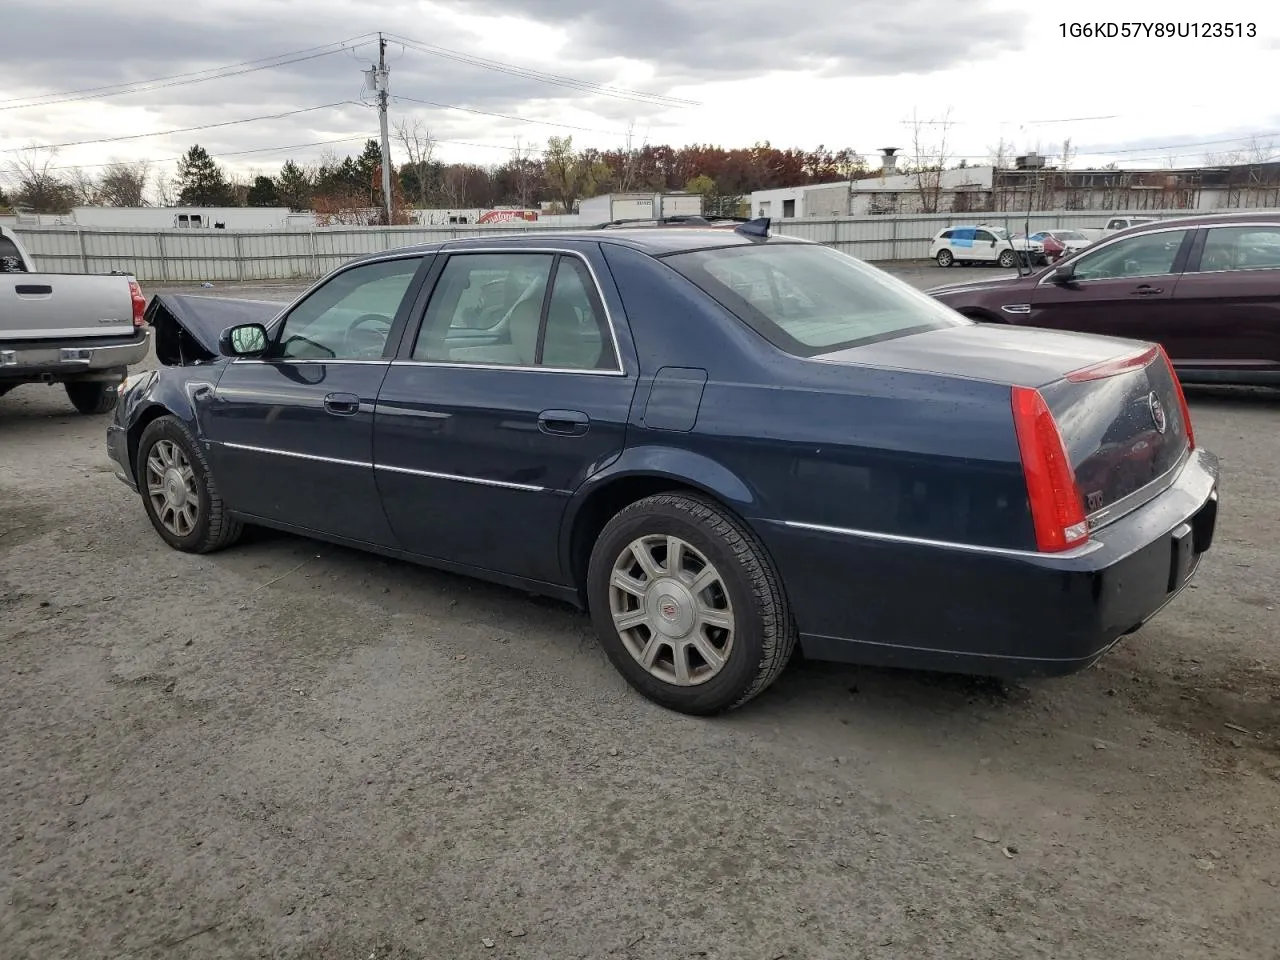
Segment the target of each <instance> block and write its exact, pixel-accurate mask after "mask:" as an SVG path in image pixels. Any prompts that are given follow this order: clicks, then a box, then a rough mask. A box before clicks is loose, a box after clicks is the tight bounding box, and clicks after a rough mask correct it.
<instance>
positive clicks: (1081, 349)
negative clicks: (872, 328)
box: [817, 324, 1191, 526]
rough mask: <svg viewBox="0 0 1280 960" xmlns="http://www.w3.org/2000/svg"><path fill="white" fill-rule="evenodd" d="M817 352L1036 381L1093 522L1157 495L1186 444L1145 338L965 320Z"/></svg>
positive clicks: (1176, 391) (1168, 383) (834, 358)
mask: <svg viewBox="0 0 1280 960" xmlns="http://www.w3.org/2000/svg"><path fill="white" fill-rule="evenodd" d="M817 359H821V360H826V361H830V362H838V363H851V364H867V365H871V366H876V367H889V368H897V369H902V370H914V371H919V372H925V373H936V374H941V375H944V376H956V377H964V378H967V379H975V380H985V381H988V382H996V383H1001V384H1009V385H1010V386H1025V387H1034V388H1036V389H1038V390H1039V392H1040V394H1041V396H1043V397H1044V400H1045V403H1046V404H1047V405H1048V407H1049V410H1050V412H1051V413H1052V414H1053V417H1054V420H1055V421H1056V422H1057V425H1058V430H1059V432H1060V433H1061V434H1062V440H1063V443H1064V445H1065V447H1066V450H1067V456H1068V457H1069V459H1070V461H1071V467H1072V469H1073V470H1074V471H1075V474H1076V481H1077V484H1078V485H1079V488H1080V494H1081V497H1082V498H1083V500H1084V508H1085V513H1086V514H1087V515H1088V517H1089V520H1090V524H1091V525H1092V526H1098V525H1101V524H1104V523H1106V522H1108V521H1110V520H1112V519H1115V518H1116V517H1119V516H1121V515H1123V513H1125V512H1127V511H1128V510H1129V509H1132V508H1134V507H1137V506H1140V505H1141V504H1142V503H1145V502H1146V500H1148V499H1150V497H1152V496H1155V495H1156V494H1157V493H1159V492H1160V491H1161V489H1163V486H1164V485H1167V484H1168V483H1171V482H1172V481H1173V479H1174V476H1175V474H1176V467H1177V466H1178V465H1179V464H1180V463H1181V462H1182V461H1183V459H1184V457H1185V455H1186V453H1187V450H1188V449H1189V448H1190V446H1191V442H1190V430H1189V427H1190V425H1189V424H1188V423H1186V422H1185V420H1184V418H1183V407H1182V398H1181V388H1180V387H1179V385H1178V382H1177V380H1176V379H1175V377H1174V374H1173V372H1172V370H1171V368H1170V367H1169V363H1168V359H1167V358H1166V357H1165V355H1164V354H1163V353H1162V352H1160V351H1159V348H1157V347H1155V346H1153V345H1151V344H1149V343H1141V342H1138V341H1134V340H1121V339H1117V338H1114V337H1101V336H1096V335H1093V334H1081V333H1067V332H1060V331H1056V330H1054V331H1051V330H1040V329H1036V328H1030V327H1006V326H1002V325H990V324H973V325H970V326H960V327H950V328H947V329H943V330H933V331H929V332H926V333H920V334H914V335H911V336H906V337H899V338H896V339H891V340H884V341H880V342H878V343H872V344H867V345H864V346H860V347H852V348H850V349H848V350H841V351H839V352H837V353H831V354H826V355H824V356H822V357H819V358H817Z"/></svg>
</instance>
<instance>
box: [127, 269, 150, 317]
mask: <svg viewBox="0 0 1280 960" xmlns="http://www.w3.org/2000/svg"><path fill="white" fill-rule="evenodd" d="M129 297H130V299H132V300H133V325H134V326H135V327H141V326H143V325H144V324H145V323H146V322H147V321H146V316H147V298H146V297H145V296H143V294H142V288H141V287H140V286H138V281H137V280H134V279H133V278H132V277H130V278H129Z"/></svg>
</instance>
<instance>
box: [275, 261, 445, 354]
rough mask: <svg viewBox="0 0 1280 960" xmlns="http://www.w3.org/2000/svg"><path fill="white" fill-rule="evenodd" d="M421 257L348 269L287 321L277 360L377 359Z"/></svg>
mask: <svg viewBox="0 0 1280 960" xmlns="http://www.w3.org/2000/svg"><path fill="white" fill-rule="evenodd" d="M421 262H422V259H421V258H420V257H409V258H405V259H400V260H383V261H380V262H378V263H369V264H364V265H363V266H359V267H353V268H351V269H350V270H344V271H343V272H342V273H339V274H337V275H336V276H334V277H332V278H331V279H330V280H328V281H327V282H326V283H324V284H322V285H321V286H320V287H318V288H317V289H316V291H315V292H314V293H312V294H311V295H310V296H309V297H307V299H305V300H303V301H302V302H301V303H300V304H298V305H297V306H296V307H295V308H294V309H293V310H292V311H291V312H290V313H289V315H288V316H287V317H286V318H285V321H284V326H283V327H282V328H281V330H280V336H279V339H278V341H277V345H276V348H275V350H274V351H273V352H274V355H275V356H276V357H277V358H280V359H286V360H376V359H379V358H380V357H381V356H382V354H383V351H384V350H385V348H386V346H387V336H388V335H389V334H390V333H391V324H392V322H393V321H394V320H395V316H396V311H397V310H399V309H400V301H402V300H403V299H404V295H405V292H406V291H407V290H408V289H409V284H410V282H411V281H412V280H413V275H414V274H415V273H416V272H417V270H418V266H419V265H420V264H421Z"/></svg>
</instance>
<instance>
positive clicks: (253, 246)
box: [15, 210, 1260, 283]
mask: <svg viewBox="0 0 1280 960" xmlns="http://www.w3.org/2000/svg"><path fill="white" fill-rule="evenodd" d="M1196 212H1197V211H1186V210H1165V211H1154V212H1153V211H1140V212H1129V213H1127V212H1126V211H1123V210H1061V211H1050V212H1035V213H1032V214H1031V217H1030V222H1031V231H1032V232H1033V233H1034V232H1035V231H1037V230H1048V229H1052V228H1055V227H1061V228H1072V227H1076V228H1084V229H1098V228H1100V227H1102V226H1103V225H1104V224H1105V223H1106V222H1107V221H1108V220H1109V219H1111V218H1112V217H1119V216H1139V217H1148V218H1152V219H1170V218H1175V217H1185V216H1188V215H1191V214H1194V213H1196ZM1251 212H1260V211H1251ZM1027 219H1028V218H1027V215H1026V214H1025V213H1021V214H1020V213H1017V212H1016V211H1011V212H1008V213H974V214H955V213H947V214H905V215H897V216H880V217H834V218H833V217H815V218H805V219H798V220H775V221H773V229H774V231H775V232H777V233H779V234H782V235H784V236H792V237H803V238H804V239H807V240H813V241H815V242H817V243H822V244H826V245H827V246H831V247H834V248H836V249H837V250H841V251H843V252H845V253H849V254H852V255H853V256H855V257H859V258H861V259H863V260H916V259H923V258H925V257H927V256H928V255H929V244H930V242H931V241H932V240H933V237H934V236H935V235H936V234H937V232H938V231H939V230H941V229H943V228H944V227H947V226H950V225H952V224H955V223H964V222H967V223H988V224H992V225H994V226H1000V227H1004V228H1005V229H1007V230H1009V231H1010V232H1011V233H1018V232H1021V230H1022V229H1023V227H1024V226H1025V224H1026V222H1027ZM15 229H16V232H17V233H18V234H19V235H20V236H21V238H22V242H23V243H24V244H25V245H26V248H27V250H28V252H30V254H31V256H32V258H33V259H34V260H35V263H36V267H37V268H38V269H40V270H43V271H47V272H52V273H109V272H110V271H112V270H119V271H123V272H126V273H133V274H134V275H135V276H136V277H137V278H138V279H139V280H142V281H148V282H151V283H184V282H185V283H198V282H201V281H205V280H215V281H233V280H309V279H315V278H317V277H321V276H324V275H325V274H326V273H328V272H329V271H331V270H333V269H334V268H336V267H338V266H341V265H342V264H343V263H346V262H347V261H348V260H351V259H352V258H354V257H359V256H364V255H365V254H369V253H378V252H381V251H383V250H389V249H392V248H394V247H401V246H408V245H411V244H416V243H433V242H439V241H443V240H456V239H460V238H463V237H492V236H501V235H503V234H512V233H524V234H527V233H545V232H548V231H558V230H564V229H565V228H564V227H562V226H559V225H556V224H545V225H544V224H537V223H523V224H503V225H501V226H492V227H482V226H477V225H474V224H469V225H459V226H448V227H324V228H314V229H299V228H290V229H288V230H243V231H231V230H175V229H170V230H114V229H113V230H95V229H87V228H83V227H17V228H15Z"/></svg>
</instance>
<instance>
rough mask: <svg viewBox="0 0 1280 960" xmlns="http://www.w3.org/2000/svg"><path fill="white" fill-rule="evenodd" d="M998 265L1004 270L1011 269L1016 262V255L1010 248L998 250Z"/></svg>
mask: <svg viewBox="0 0 1280 960" xmlns="http://www.w3.org/2000/svg"><path fill="white" fill-rule="evenodd" d="M999 262H1000V266H1002V267H1003V268H1004V269H1006V270H1012V269H1013V268H1014V267H1015V266H1017V264H1018V255H1017V254H1016V253H1014V252H1013V251H1012V250H1002V251H1000V261H999Z"/></svg>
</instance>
